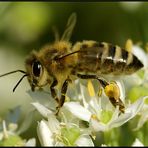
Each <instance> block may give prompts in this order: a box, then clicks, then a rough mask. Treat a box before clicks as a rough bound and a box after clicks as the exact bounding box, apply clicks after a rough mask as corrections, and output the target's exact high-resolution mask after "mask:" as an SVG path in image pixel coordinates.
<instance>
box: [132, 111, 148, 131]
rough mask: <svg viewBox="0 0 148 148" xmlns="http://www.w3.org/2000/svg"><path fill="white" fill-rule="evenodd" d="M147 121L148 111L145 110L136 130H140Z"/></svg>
mask: <svg viewBox="0 0 148 148" xmlns="http://www.w3.org/2000/svg"><path fill="white" fill-rule="evenodd" d="M147 120H148V110H145V111H143V113H142V115H141V117H140V119H139V121H138V124H137V127H136V128H135V129H134V130H138V129H140V128H141V127H142V126H143V124H144V123H145V122H146V121H147Z"/></svg>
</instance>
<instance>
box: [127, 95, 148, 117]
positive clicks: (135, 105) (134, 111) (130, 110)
mask: <svg viewBox="0 0 148 148" xmlns="http://www.w3.org/2000/svg"><path fill="white" fill-rule="evenodd" d="M147 98H148V96H145V97H141V98H140V99H138V100H137V101H136V102H135V103H133V104H132V105H130V106H129V107H128V108H127V109H126V110H125V113H132V117H133V116H135V115H136V114H137V113H138V112H139V111H140V109H141V108H142V107H143V105H144V101H145V99H147ZM132 117H131V118H132Z"/></svg>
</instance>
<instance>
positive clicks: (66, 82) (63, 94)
mask: <svg viewBox="0 0 148 148" xmlns="http://www.w3.org/2000/svg"><path fill="white" fill-rule="evenodd" d="M70 81H71V80H70V79H69V78H68V79H66V80H65V81H64V83H63V85H62V89H61V98H60V100H59V105H58V107H57V112H56V115H58V113H59V110H60V108H61V107H62V106H63V104H64V102H65V95H66V92H67V88H68V83H69V82H70Z"/></svg>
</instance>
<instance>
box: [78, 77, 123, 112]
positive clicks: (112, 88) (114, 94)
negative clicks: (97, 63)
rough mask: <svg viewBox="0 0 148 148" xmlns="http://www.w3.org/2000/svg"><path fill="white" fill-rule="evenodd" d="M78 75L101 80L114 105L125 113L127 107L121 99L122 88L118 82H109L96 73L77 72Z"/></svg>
mask: <svg viewBox="0 0 148 148" xmlns="http://www.w3.org/2000/svg"><path fill="white" fill-rule="evenodd" d="M77 76H78V77H79V78H81V79H97V80H98V81H99V82H100V84H101V86H102V87H103V88H104V92H105V94H106V95H107V97H108V98H109V100H110V102H111V103H112V104H113V106H115V107H116V106H119V110H120V112H122V113H124V109H125V107H124V104H123V102H122V100H121V99H120V90H119V87H118V85H117V84H116V83H108V82H107V81H106V80H104V79H103V78H99V77H98V76H96V75H81V74H77Z"/></svg>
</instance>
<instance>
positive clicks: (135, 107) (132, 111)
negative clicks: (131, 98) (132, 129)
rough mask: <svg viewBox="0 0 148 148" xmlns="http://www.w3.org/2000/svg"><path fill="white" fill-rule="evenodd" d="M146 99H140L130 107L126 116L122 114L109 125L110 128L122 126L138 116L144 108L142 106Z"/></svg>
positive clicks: (126, 111)
mask: <svg viewBox="0 0 148 148" xmlns="http://www.w3.org/2000/svg"><path fill="white" fill-rule="evenodd" d="M146 98H147V97H142V98H140V99H138V100H137V101H136V102H135V103H133V104H132V105H130V107H128V108H127V109H126V110H125V113H124V114H121V115H120V116H119V117H118V118H117V119H114V120H112V121H111V122H110V123H109V124H110V125H109V128H113V127H118V126H121V125H122V124H124V123H126V122H127V121H129V120H130V119H131V118H133V117H134V116H136V115H137V113H138V112H139V111H140V109H141V108H142V106H143V105H144V101H145V99H146Z"/></svg>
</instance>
